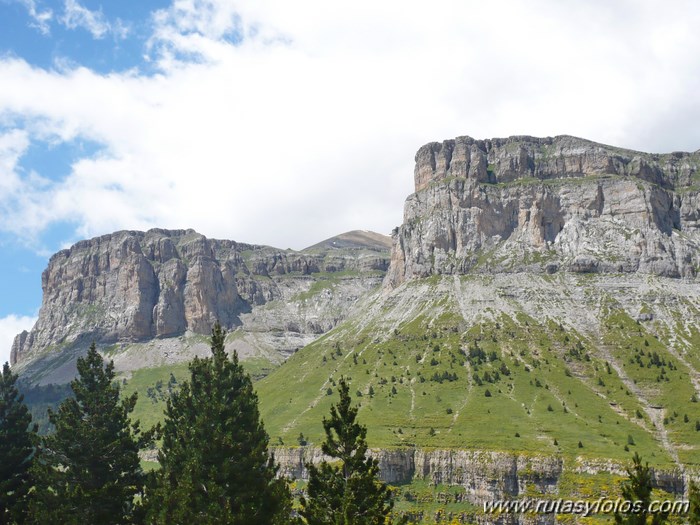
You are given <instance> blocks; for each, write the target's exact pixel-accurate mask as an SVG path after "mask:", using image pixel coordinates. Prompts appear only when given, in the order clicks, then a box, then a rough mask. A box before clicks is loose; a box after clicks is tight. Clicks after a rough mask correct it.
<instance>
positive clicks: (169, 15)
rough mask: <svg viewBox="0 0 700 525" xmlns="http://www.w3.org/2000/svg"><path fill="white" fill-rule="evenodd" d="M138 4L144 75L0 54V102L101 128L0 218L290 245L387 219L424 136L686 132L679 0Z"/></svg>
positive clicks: (690, 90) (31, 224) (691, 87)
mask: <svg viewBox="0 0 700 525" xmlns="http://www.w3.org/2000/svg"><path fill="white" fill-rule="evenodd" d="M76 5H78V4H76ZM153 22H154V30H153V36H152V38H151V40H150V43H149V45H150V48H149V49H150V51H149V53H150V54H151V59H152V61H153V63H155V64H158V66H159V68H160V69H159V71H160V72H159V73H158V74H155V75H143V74H140V73H139V72H137V71H129V72H125V73H121V74H117V73H114V74H110V75H100V74H98V73H95V72H93V71H90V70H88V69H85V68H69V69H65V70H61V71H46V70H42V69H38V68H33V67H30V66H29V65H28V64H26V63H25V62H23V61H22V60H12V59H3V60H0V78H3V82H2V83H0V121H1V117H2V115H19V116H21V117H22V120H21V124H20V123H18V122H20V121H18V120H15V121H12V122H13V125H12V126H9V127H10V128H13V127H14V128H15V129H17V130H19V132H21V133H24V134H25V136H26V137H29V140H36V139H37V138H43V139H46V138H47V137H48V138H51V139H52V140H71V139H73V138H75V137H82V138H84V139H87V140H91V141H94V142H98V143H100V144H102V145H104V149H103V150H102V151H101V153H99V154H98V155H96V156H94V157H86V158H83V159H81V160H79V161H78V162H76V163H75V164H74V165H73V167H72V172H71V174H70V175H69V176H68V177H67V178H66V179H64V180H62V181H59V182H54V183H51V184H49V185H47V184H43V185H41V184H38V183H37V181H36V180H35V181H31V180H29V179H27V178H26V177H24V178H22V177H19V175H17V174H16V173H15V174H14V179H13V180H20V181H21V186H20V188H19V189H17V190H16V191H15V194H14V195H15V196H14V201H13V202H15V205H14V206H13V207H12V208H11V209H10V210H9V211H7V210H6V211H5V212H2V211H1V210H2V208H1V207H0V213H2V215H0V228H4V229H5V230H9V231H12V232H14V233H15V234H17V235H20V236H23V237H25V238H31V237H32V236H37V235H39V234H40V233H41V232H42V231H43V230H44V229H45V228H46V227H47V226H49V225H50V224H52V223H53V222H55V221H66V220H68V221H75V222H76V223H77V224H78V225H79V230H78V234H79V235H81V236H91V235H96V234H101V233H105V232H107V231H110V230H114V229H118V228H148V227H151V226H160V227H170V228H175V227H193V228H196V229H198V230H199V231H201V232H202V233H204V234H206V235H210V236H218V237H226V238H233V239H236V240H240V241H248V242H263V243H268V244H273V245H276V246H280V247H287V246H291V247H297V248H299V247H303V246H305V245H308V244H312V243H313V242H316V241H318V240H320V239H322V238H324V237H327V236H330V235H333V234H336V233H340V232H341V231H344V230H349V229H354V228H362V229H374V230H377V231H381V232H384V233H388V232H389V231H390V229H391V228H392V227H393V226H395V225H398V224H399V223H400V222H401V206H402V203H403V200H404V199H405V197H406V196H407V195H408V194H409V193H410V192H411V191H412V187H413V181H412V171H413V154H414V153H415V150H416V149H417V148H418V147H419V146H420V145H422V144H424V143H425V142H428V141H432V140H443V139H447V138H452V137H454V136H457V135H462V134H469V135H472V136H474V137H477V138H487V137H492V136H507V135H512V134H531V135H555V134H561V133H568V134H573V135H579V136H584V137H587V138H590V139H592V140H598V141H601V142H606V143H611V144H616V145H620V146H626V147H632V148H637V149H644V150H649V151H668V150H680V149H692V150H695V149H697V148H698V147H700V128H698V127H697V126H696V125H695V124H694V123H695V122H697V121H698V119H699V118H700V101H699V99H698V98H697V95H696V94H697V93H698V92H699V91H700V85H698V84H699V83H700V58H698V56H697V53H696V52H695V50H697V49H699V48H700V34H699V33H698V32H697V31H695V28H696V27H699V26H700V6H697V5H696V4H695V3H693V2H681V1H677V2H663V3H662V2H655V1H646V2H635V3H633V4H632V3H626V2H622V3H609V2H587V3H584V4H581V3H579V4H571V3H562V2H557V1H556V0H537V1H535V2H530V3H528V4H527V5H526V4H523V3H522V2H517V1H502V2H458V1H447V0H443V1H440V0H438V1H436V2H434V3H431V4H430V7H429V8H428V7H426V4H424V3H418V2H405V1H404V2H398V1H393V2H392V1H387V2H380V3H377V2H369V1H367V0H356V1H353V2H347V3H342V4H338V3H328V2H322V1H320V0H316V1H312V0H306V1H300V2H294V3H291V2H286V1H283V0H268V1H261V0H256V1H253V0H250V1H240V2H231V1H215V0H208V1H204V0H177V1H175V2H174V3H173V5H172V6H171V7H170V8H169V9H167V10H162V11H159V12H158V13H157V14H155V15H154V19H153ZM47 93H50V94H51V96H50V97H49V96H46V94H47ZM39 175H44V174H39ZM39 180H41V179H39ZM0 199H2V197H0ZM0 202H2V201H1V200H0Z"/></svg>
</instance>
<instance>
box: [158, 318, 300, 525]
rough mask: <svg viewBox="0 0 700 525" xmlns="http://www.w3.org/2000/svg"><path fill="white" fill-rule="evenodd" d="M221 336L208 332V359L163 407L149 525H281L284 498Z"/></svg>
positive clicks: (243, 377) (254, 406)
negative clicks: (209, 350)
mask: <svg viewBox="0 0 700 525" xmlns="http://www.w3.org/2000/svg"><path fill="white" fill-rule="evenodd" d="M225 335H226V334H225V332H224V331H223V330H222V329H221V326H220V325H219V324H218V323H217V324H216V325H215V326H214V328H213V330H212V341H211V351H212V356H211V357H208V358H206V359H199V358H195V359H194V360H193V361H192V362H191V363H190V365H189V370H190V379H189V381H185V382H183V383H182V384H181V387H180V390H179V392H175V393H173V394H172V395H171V397H170V399H169V400H168V403H167V407H166V411H165V422H164V426H163V443H162V447H161V451H160V453H159V457H158V460H159V462H160V464H161V469H160V471H158V472H157V474H156V477H155V483H154V486H153V488H152V489H150V490H149V491H148V495H147V503H146V506H147V508H148V511H147V516H148V522H149V523H163V524H169V525H170V524H183V525H184V524H191V523H197V524H215V523H216V524H220V523H226V524H233V525H249V524H253V523H256V524H258V523H259V524H261V525H266V524H273V523H280V524H283V523H284V524H287V523H291V522H292V521H291V518H290V516H291V496H290V494H289V488H288V487H287V483H286V481H285V480H282V479H277V478H276V473H277V467H276V466H275V465H274V458H273V457H271V456H270V455H269V454H268V450H267V446H268V441H269V438H268V435H267V433H266V432H265V429H264V427H263V424H262V422H261V421H260V415H259V412H258V398H257V395H256V394H255V392H254V390H253V385H252V382H251V380H250V377H249V376H248V374H247V373H245V371H244V370H243V367H242V366H241V365H240V364H239V362H238V356H237V354H236V353H235V352H234V353H233V357H232V359H229V358H228V356H227V355H226V352H225V350H224V339H225Z"/></svg>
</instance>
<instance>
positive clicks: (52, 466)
mask: <svg viewBox="0 0 700 525" xmlns="http://www.w3.org/2000/svg"><path fill="white" fill-rule="evenodd" d="M77 368H78V377H77V378H76V379H74V380H73V381H72V382H71V389H72V391H73V394H74V397H71V398H68V399H66V400H65V401H64V402H63V403H61V405H60V406H59V408H58V411H57V412H55V413H54V412H53V411H50V412H49V420H50V421H51V423H52V424H53V425H54V427H55V429H56V430H55V432H54V433H53V434H50V435H48V436H45V437H44V438H42V440H41V443H40V446H39V453H38V456H37V459H36V461H35V465H34V469H33V471H34V475H35V479H36V491H35V497H34V498H33V499H32V502H31V505H30V521H31V522H34V523H42V524H43V523H62V524H74V523H75V524H84V523H99V524H101V525H110V524H119V523H127V522H129V521H130V520H132V518H133V513H134V511H135V505H134V497H135V496H136V495H137V494H139V493H140V492H142V490H143V485H144V481H145V475H144V473H143V472H142V470H141V466H140V462H139V457H138V452H139V450H140V449H141V448H143V447H144V446H146V445H147V444H149V443H150V442H152V439H153V432H154V431H153V430H151V431H149V432H145V433H142V432H141V430H140V428H139V423H138V422H136V423H132V422H131V420H130V417H129V415H130V414H131V412H132V411H133V410H134V406H135V404H136V399H137V395H136V394H134V395H132V396H130V397H128V398H125V399H121V397H120V394H121V392H120V387H119V384H118V383H117V382H115V381H114V363H112V362H109V363H108V364H107V365H105V364H104V360H103V359H102V356H100V354H99V353H98V352H97V350H96V348H95V344H94V343H93V344H92V346H91V347H90V350H89V351H88V353H87V356H86V357H84V358H79V359H78V362H77Z"/></svg>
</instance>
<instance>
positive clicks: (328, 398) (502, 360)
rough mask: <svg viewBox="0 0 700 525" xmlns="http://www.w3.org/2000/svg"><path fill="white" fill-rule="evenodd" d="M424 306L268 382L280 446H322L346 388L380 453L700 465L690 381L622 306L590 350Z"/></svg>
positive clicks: (573, 335)
mask: <svg viewBox="0 0 700 525" xmlns="http://www.w3.org/2000/svg"><path fill="white" fill-rule="evenodd" d="M434 280H435V279H434ZM421 301H422V304H421V305H420V306H419V307H418V308H416V310H415V311H416V312H420V313H419V314H418V315H415V316H412V317H409V318H407V319H405V320H403V321H402V322H400V323H398V324H397V325H396V327H395V328H394V329H393V331H391V332H390V333H389V334H386V327H385V326H381V325H379V324H372V323H365V324H360V323H359V322H358V321H350V322H347V323H345V324H344V325H342V326H340V327H338V328H337V329H336V330H334V331H333V332H331V333H329V334H327V335H326V336H325V337H323V338H322V339H320V340H318V341H316V342H314V343H313V344H311V345H309V346H308V347H306V348H304V349H302V350H301V351H299V352H298V353H297V354H295V355H294V356H292V357H291V358H290V359H289V360H288V361H287V362H286V363H285V364H284V365H283V366H281V367H280V368H279V369H277V370H275V371H274V372H273V373H271V374H270V375H269V376H268V377H266V378H264V379H263V380H261V381H260V382H259V383H258V384H257V389H258V393H259V396H260V402H261V412H262V416H263V418H264V421H265V425H266V428H267V430H268V432H269V433H270V435H271V437H272V442H273V443H279V442H282V443H284V444H286V445H296V444H297V440H298V436H299V434H300V433H302V434H303V435H304V436H305V437H307V438H308V440H309V441H310V442H311V443H315V444H319V443H320V442H321V440H322V426H321V420H322V418H323V416H324V415H326V414H327V413H328V409H329V407H330V404H331V402H333V401H334V400H335V396H333V395H332V394H333V393H334V392H335V385H336V383H337V381H338V379H339V378H340V377H341V376H345V377H348V378H350V379H351V388H352V392H353V393H354V394H355V397H356V401H357V402H358V403H359V404H360V406H361V409H360V414H359V416H360V418H361V420H362V422H363V423H364V424H366V425H367V426H368V428H369V433H368V437H369V441H370V445H371V446H373V447H405V446H414V445H415V446H421V447H428V448H443V447H444V448H448V447H449V448H476V449H487V450H502V451H518V452H526V453H546V454H557V455H562V456H564V457H572V458H573V457H579V456H581V457H584V458H585V457H591V458H594V457H597V458H609V459H613V460H621V461H623V460H627V459H628V458H629V457H630V454H632V453H633V452H635V451H637V452H639V453H640V454H641V455H642V456H643V457H645V458H648V460H649V462H650V463H651V464H652V465H664V466H670V465H672V464H673V463H674V462H675V461H676V460H677V459H679V460H680V461H681V462H683V463H686V464H691V465H698V464H700V448H699V447H698V445H697V443H700V432H698V431H697V430H696V421H697V420H700V404H698V403H694V402H692V401H691V399H693V393H694V392H695V389H694V386H693V383H692V381H691V376H692V374H693V370H691V369H689V368H688V366H686V365H685V364H684V363H683V361H682V360H681V359H679V358H678V355H677V353H676V352H675V350H674V351H672V350H669V349H668V347H667V345H666V344H665V343H664V342H663V341H662V340H659V339H657V338H656V337H655V336H654V335H653V334H652V333H651V332H650V331H648V329H647V327H645V326H644V325H643V324H640V323H638V322H637V321H635V320H633V319H632V318H630V317H629V315H627V314H626V313H624V311H623V310H620V309H616V308H615V305H614V303H611V304H612V305H611V306H610V307H606V308H605V310H604V311H601V312H600V314H601V318H603V319H604V323H603V325H602V327H603V328H602V332H601V333H600V335H599V338H594V339H592V338H591V337H590V336H588V337H587V336H584V335H583V334H580V333H577V332H576V331H573V330H572V329H570V328H564V327H563V326H562V325H561V324H559V322H558V321H557V320H556V319H539V320H536V319H534V318H532V317H529V316H527V315H526V314H524V313H522V312H520V313H515V314H513V315H508V314H505V313H499V312H487V313H488V314H489V315H485V316H483V318H482V319H481V320H480V321H479V322H476V323H473V324H471V325H469V324H468V323H466V322H465V320H464V318H463V317H462V316H461V315H460V314H459V313H458V312H459V307H458V305H457V304H453V302H452V301H451V298H450V297H448V296H445V295H442V296H441V295H436V296H435V297H434V298H433V299H423V300H421ZM640 363H641V364H640ZM579 443H580V444H579Z"/></svg>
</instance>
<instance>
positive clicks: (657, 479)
mask: <svg viewBox="0 0 700 525" xmlns="http://www.w3.org/2000/svg"><path fill="white" fill-rule="evenodd" d="M273 453H274V457H275V461H276V462H277V463H278V464H279V465H280V471H279V474H280V475H281V476H284V477H287V478H290V479H303V480H307V479H308V477H309V473H308V469H307V465H308V464H309V463H311V464H318V463H320V462H321V461H323V460H326V461H328V460H329V458H327V457H325V456H324V455H323V453H322V452H321V450H320V449H319V448H318V447H293V448H292V447H277V448H274V449H273ZM370 455H371V456H372V457H374V458H376V459H377V460H378V461H379V477H380V479H382V481H385V482H387V483H391V484H394V485H401V484H405V483H410V482H411V481H413V480H415V479H421V480H426V481H428V482H430V483H431V484H443V485H451V486H455V485H456V486H461V487H464V489H465V493H466V497H467V499H468V501H469V502H470V503H472V504H475V505H483V503H484V502H486V501H496V500H500V499H516V498H518V497H522V496H526V495H532V494H533V493H534V494H538V495H541V496H546V495H553V494H557V493H558V491H559V482H560V481H561V477H562V473H563V472H564V470H565V469H568V470H571V471H576V472H585V473H586V474H588V475H594V474H597V473H598V472H612V473H615V474H617V475H620V476H625V475H626V473H625V470H624V468H623V466H621V465H614V464H609V465H606V467H605V468H603V469H600V468H598V466H597V465H596V464H595V462H591V464H589V462H588V461H586V460H581V459H577V460H576V461H575V462H573V463H572V464H570V465H566V466H565V465H564V460H563V459H562V458H561V457H556V456H546V455H525V454H514V453H507V452H493V451H480V450H454V449H445V450H440V449H437V450H424V449H420V448H408V449H376V450H371V451H370ZM653 479H654V484H655V486H657V487H659V488H661V489H663V490H666V491H667V492H670V493H672V494H683V491H684V489H685V485H686V484H687V482H686V480H685V478H684V476H683V474H682V473H680V472H678V471H653Z"/></svg>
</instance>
